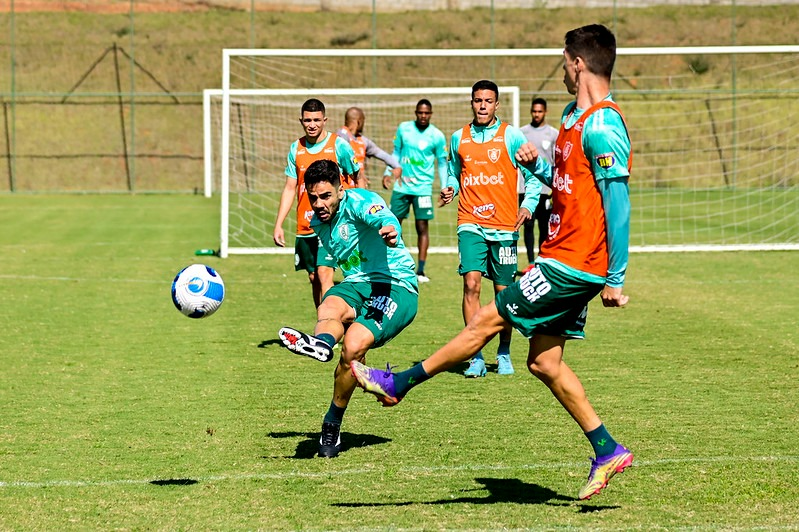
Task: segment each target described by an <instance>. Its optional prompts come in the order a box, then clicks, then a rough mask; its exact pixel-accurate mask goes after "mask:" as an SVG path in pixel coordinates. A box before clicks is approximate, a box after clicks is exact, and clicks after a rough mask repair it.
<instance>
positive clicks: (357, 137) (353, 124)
mask: <svg viewBox="0 0 799 532" xmlns="http://www.w3.org/2000/svg"><path fill="white" fill-rule="evenodd" d="M365 123H366V114H365V113H364V112H363V109H361V108H360V107H350V108H349V109H347V111H346V112H345V113H344V125H343V126H342V127H340V128H338V129H337V130H336V135H338V136H339V137H341V138H342V139H344V140H346V141H347V142H349V143H350V147H351V148H352V151H354V152H355V160H356V161H358V164H359V165H360V166H361V171H360V173H359V177H360V184H359V186H360V187H361V188H369V179H368V177H367V173H366V159H367V157H372V158H374V159H380V160H381V161H383V162H384V163H386V166H387V167H388V168H386V171H387V172H390V173H391V175H392V176H393V177H394V179H399V178H400V176H401V175H402V168H401V166H400V162H399V160H398V159H397V158H396V157H394V156H393V155H391V154H390V153H387V152H386V151H384V150H382V149H380V147H379V146H378V145H377V144H375V143H374V142H373V141H372V139H370V138H368V137H367V136H366V135H364V134H363V126H364V124H365Z"/></svg>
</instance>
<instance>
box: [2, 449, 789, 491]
mask: <svg viewBox="0 0 799 532" xmlns="http://www.w3.org/2000/svg"><path fill="white" fill-rule="evenodd" d="M741 461H747V462H799V456H791V455H787V456H707V457H702V458H699V457H697V458H661V459H658V460H637V461H636V462H635V463H634V465H633V467H636V468H638V467H658V466H663V465H669V464H724V463H732V462H741ZM584 465H585V464H584V463H582V462H580V463H577V462H562V463H557V464H545V463H541V464H521V465H491V464H472V465H461V466H435V467H403V468H399V469H394V468H391V469H390V470H384V471H391V472H392V473H396V474H402V473H409V474H419V473H448V472H453V473H455V472H461V471H514V470H522V471H524V470H531V469H574V468H582V467H583V466H584ZM380 471H381V469H380V468H367V469H343V470H341V471H316V472H304V471H287V472H284V473H239V474H231V475H210V476H199V477H194V476H191V475H188V476H185V477H172V478H170V479H117V480H48V481H43V482H30V481H22V480H12V481H8V482H3V481H0V488H56V487H68V488H81V487H96V486H121V485H126V484H130V485H139V484H150V483H153V482H159V481H161V482H168V481H169V480H173V481H175V482H174V483H175V484H178V483H179V482H180V481H181V480H182V481H187V483H188V482H189V481H195V482H198V483H200V482H224V481H239V480H285V479H292V478H329V477H336V476H350V475H363V474H366V473H372V474H374V473H379V472H380Z"/></svg>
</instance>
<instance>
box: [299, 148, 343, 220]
mask: <svg viewBox="0 0 799 532" xmlns="http://www.w3.org/2000/svg"><path fill="white" fill-rule="evenodd" d="M339 172H340V170H339V167H338V164H337V163H336V162H335V161H331V160H329V159H321V160H318V161H314V162H312V163H311V164H310V166H308V169H307V170H306V171H305V176H304V179H305V193H306V194H308V201H309V202H310V203H311V208H312V209H313V212H314V214H315V215H316V217H317V218H319V219H320V220H321V221H323V222H329V221H330V219H331V218H332V217H333V216H335V215H336V213H337V212H338V206H339V203H341V198H343V197H344V187H342V186H341V175H340V173H339Z"/></svg>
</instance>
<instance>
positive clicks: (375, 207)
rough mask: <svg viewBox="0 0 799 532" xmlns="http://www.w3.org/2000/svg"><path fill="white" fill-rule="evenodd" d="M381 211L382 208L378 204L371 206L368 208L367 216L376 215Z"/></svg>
mask: <svg viewBox="0 0 799 532" xmlns="http://www.w3.org/2000/svg"><path fill="white" fill-rule="evenodd" d="M382 210H383V206H382V205H380V204H378V203H376V204H374V205H372V206H371V207H369V214H377V213H378V212H380V211H382Z"/></svg>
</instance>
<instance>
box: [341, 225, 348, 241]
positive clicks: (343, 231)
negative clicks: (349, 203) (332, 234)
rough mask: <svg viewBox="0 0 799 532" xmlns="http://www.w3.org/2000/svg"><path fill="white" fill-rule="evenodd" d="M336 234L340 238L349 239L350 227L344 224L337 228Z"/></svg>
mask: <svg viewBox="0 0 799 532" xmlns="http://www.w3.org/2000/svg"><path fill="white" fill-rule="evenodd" d="M338 234H339V236H340V237H341V239H342V240H349V239H350V228H349V226H348V225H346V224H344V225H342V226H341V227H339V228H338Z"/></svg>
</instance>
